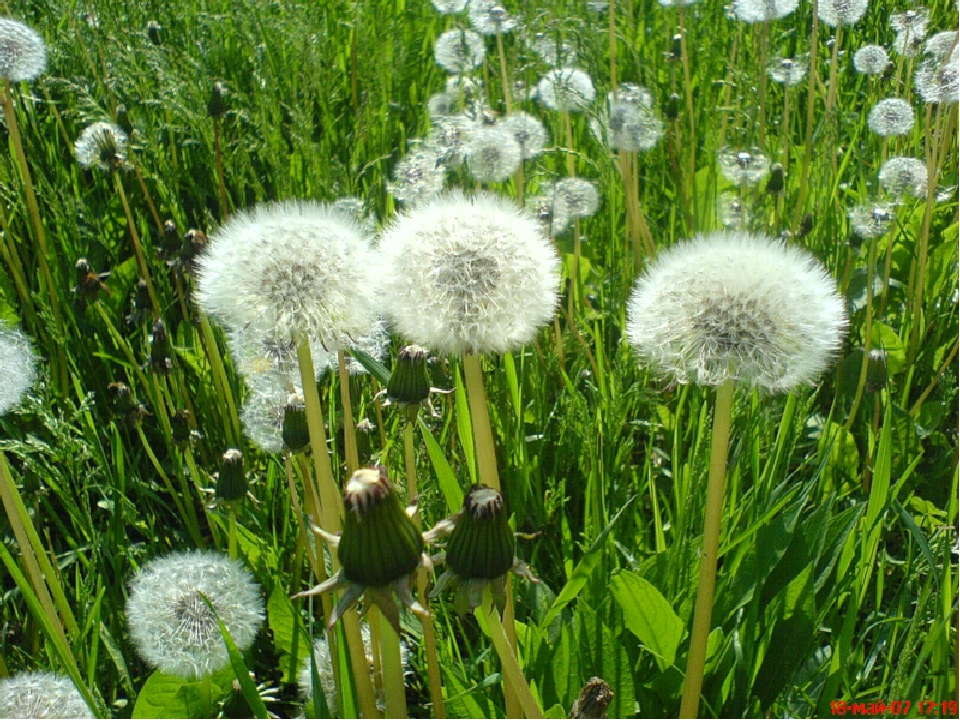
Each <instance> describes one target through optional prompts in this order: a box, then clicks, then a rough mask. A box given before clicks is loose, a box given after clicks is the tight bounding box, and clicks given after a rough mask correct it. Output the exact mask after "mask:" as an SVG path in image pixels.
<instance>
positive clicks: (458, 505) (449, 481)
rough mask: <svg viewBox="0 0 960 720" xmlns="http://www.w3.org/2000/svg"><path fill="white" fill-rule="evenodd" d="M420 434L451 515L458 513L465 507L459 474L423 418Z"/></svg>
mask: <svg viewBox="0 0 960 720" xmlns="http://www.w3.org/2000/svg"><path fill="white" fill-rule="evenodd" d="M420 434H421V435H423V444H424V445H426V446H427V455H429V456H430V462H431V463H433V471H434V473H436V475H437V482H439V483H440V491H441V492H442V493H443V497H444V498H445V499H446V501H447V510H448V511H449V512H450V514H451V515H452V514H453V513H458V512H460V510H461V509H462V508H463V490H461V489H460V483H459V482H458V481H457V476H456V474H455V473H454V472H453V468H452V467H450V463H449V462H447V458H446V456H445V455H444V454H443V450H441V449H440V446H439V445H438V444H437V441H436V440H435V439H434V437H433V434H432V433H431V432H430V428H428V427H427V426H426V424H425V423H424V422H423V420H420Z"/></svg>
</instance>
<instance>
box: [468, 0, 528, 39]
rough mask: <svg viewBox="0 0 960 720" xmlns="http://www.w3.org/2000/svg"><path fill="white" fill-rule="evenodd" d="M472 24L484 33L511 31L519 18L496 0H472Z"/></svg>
mask: <svg viewBox="0 0 960 720" xmlns="http://www.w3.org/2000/svg"><path fill="white" fill-rule="evenodd" d="M470 24H471V25H473V27H475V28H476V30H477V32H480V33H483V34H484V35H496V34H498V33H505V32H510V31H511V30H513V29H514V28H515V27H516V26H517V19H516V18H515V17H513V16H511V15H510V13H508V12H507V11H506V10H504V8H503V5H501V4H500V3H499V2H497V1H496V0H470Z"/></svg>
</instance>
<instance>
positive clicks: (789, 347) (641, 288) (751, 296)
mask: <svg viewBox="0 0 960 720" xmlns="http://www.w3.org/2000/svg"><path fill="white" fill-rule="evenodd" d="M627 314H628V315H627V336H628V338H629V341H630V344H631V345H632V346H633V348H634V349H635V350H636V352H637V354H638V355H639V356H640V357H641V358H642V359H643V360H645V361H646V362H648V363H650V365H652V366H653V367H654V368H655V369H657V370H659V371H661V372H663V373H665V374H668V375H671V376H672V377H673V378H674V379H675V380H676V381H677V382H680V383H688V382H695V383H697V384H699V385H720V384H722V383H724V382H726V381H727V380H736V381H738V382H740V383H743V384H745V385H749V386H756V387H760V388H765V389H767V390H770V391H773V392H785V391H788V390H791V389H793V388H795V387H797V386H799V385H802V384H805V383H812V382H814V381H815V380H816V379H817V377H818V376H819V375H820V374H821V373H822V372H823V371H824V370H825V369H826V368H827V366H828V365H829V363H830V362H831V361H832V359H833V357H834V356H835V354H836V353H837V351H838V350H839V349H840V344H841V341H842V339H843V335H844V332H845V330H846V327H847V318H846V313H845V310H844V301H843V299H842V298H841V297H840V295H839V294H838V293H837V290H836V283H835V282H834V280H833V278H831V277H830V275H829V274H828V273H827V272H826V270H825V269H824V267H823V266H822V265H821V264H820V262H819V261H817V260H816V258H814V257H813V256H812V255H810V254H809V253H807V252H806V251H804V250H800V249H798V248H796V247H793V246H790V245H784V244H783V243H781V242H778V241H775V240H772V239H770V238H767V237H764V236H762V235H753V234H749V233H743V232H718V233H712V234H710V235H705V236H699V237H696V238H694V239H693V240H689V241H686V242H683V243H680V244H678V245H675V246H674V247H672V248H670V249H668V250H666V251H663V252H661V253H660V254H659V255H658V256H657V259H656V260H655V261H654V262H653V263H652V264H651V265H650V267H649V268H648V269H647V270H646V272H645V273H644V275H643V276H642V277H641V278H640V279H639V280H638V281H637V285H636V287H635V288H634V291H633V294H632V295H631V297H630V301H629V304H628V308H627Z"/></svg>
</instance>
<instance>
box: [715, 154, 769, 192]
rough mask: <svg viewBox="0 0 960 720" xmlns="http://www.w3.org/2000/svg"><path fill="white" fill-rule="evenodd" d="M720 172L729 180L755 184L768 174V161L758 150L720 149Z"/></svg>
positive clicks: (718, 157) (718, 155)
mask: <svg viewBox="0 0 960 720" xmlns="http://www.w3.org/2000/svg"><path fill="white" fill-rule="evenodd" d="M717 159H718V160H719V162H720V172H721V173H722V174H723V176H724V177H725V178H726V179H727V180H729V181H730V182H733V183H737V184H738V185H740V184H741V183H743V184H747V185H755V184H756V183H758V182H760V181H761V180H763V179H764V178H765V177H766V176H767V175H769V174H770V161H769V160H768V159H767V158H766V156H765V155H764V154H763V153H762V152H760V151H759V150H753V151H752V152H750V151H747V150H721V151H720V152H719V153H717Z"/></svg>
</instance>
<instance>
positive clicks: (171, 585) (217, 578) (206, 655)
mask: <svg viewBox="0 0 960 720" xmlns="http://www.w3.org/2000/svg"><path fill="white" fill-rule="evenodd" d="M201 595H203V596H205V597H206V598H207V600H209V601H210V604H211V605H213V607H214V609H215V610H216V611H217V615H219V617H220V620H221V621H223V624H224V626H225V627H226V628H227V632H229V633H230V637H231V638H232V639H233V641H234V643H236V645H237V648H239V649H240V651H241V652H243V651H245V650H246V649H247V648H248V647H250V645H251V644H253V640H254V638H255V637H256V634H257V630H258V629H259V628H260V625H262V624H263V620H264V602H263V598H262V597H261V596H260V587H259V586H258V585H257V583H256V581H254V579H253V575H251V573H250V572H249V571H247V570H246V569H245V568H244V567H243V566H242V565H240V563H238V562H236V561H234V560H230V559H229V558H228V557H227V556H225V555H221V554H220V553H218V552H203V551H199V550H197V551H193V552H179V553H172V554H170V555H166V556H164V557H162V558H158V559H155V560H151V561H150V562H149V563H147V564H146V565H144V566H143V568H142V569H141V570H140V572H139V573H138V574H137V576H136V577H135V578H134V579H133V581H132V583H131V585H130V596H129V598H128V599H127V622H128V624H129V626H130V636H131V638H132V640H133V642H134V644H135V645H136V647H137V651H138V652H139V653H140V656H141V657H142V658H143V659H144V660H145V661H146V662H147V663H149V664H150V665H151V666H153V667H156V668H158V669H159V670H160V671H161V672H163V673H166V674H168V675H176V676H178V677H187V678H197V677H203V676H204V675H209V674H211V673H215V672H217V671H218V670H222V669H223V668H225V667H227V665H229V664H230V656H229V654H228V653H227V646H226V644H225V643H224V642H223V636H222V635H221V633H220V627H219V625H218V624H217V619H216V617H215V616H214V614H213V613H212V612H210V608H209V607H207V605H206V603H204V601H203V598H202V597H201Z"/></svg>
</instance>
